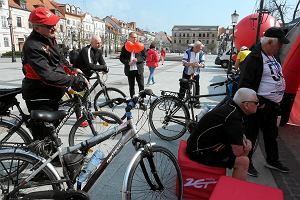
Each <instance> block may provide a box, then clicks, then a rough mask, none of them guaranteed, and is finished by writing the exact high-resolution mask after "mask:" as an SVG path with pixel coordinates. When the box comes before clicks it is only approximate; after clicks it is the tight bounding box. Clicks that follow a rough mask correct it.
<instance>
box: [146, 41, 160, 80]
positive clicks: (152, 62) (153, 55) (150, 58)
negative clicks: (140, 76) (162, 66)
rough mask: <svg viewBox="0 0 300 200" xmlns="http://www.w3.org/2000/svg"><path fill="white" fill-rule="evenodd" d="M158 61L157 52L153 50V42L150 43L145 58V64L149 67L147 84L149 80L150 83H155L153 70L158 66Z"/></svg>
mask: <svg viewBox="0 0 300 200" xmlns="http://www.w3.org/2000/svg"><path fill="white" fill-rule="evenodd" d="M158 63H159V55H158V52H157V51H156V50H155V44H154V43H151V44H150V49H149V50H148V52H147V58H146V65H147V66H148V68H149V71H150V74H149V78H148V82H147V85H150V82H151V81H152V84H154V83H155V81H154V70H155V68H156V67H158Z"/></svg>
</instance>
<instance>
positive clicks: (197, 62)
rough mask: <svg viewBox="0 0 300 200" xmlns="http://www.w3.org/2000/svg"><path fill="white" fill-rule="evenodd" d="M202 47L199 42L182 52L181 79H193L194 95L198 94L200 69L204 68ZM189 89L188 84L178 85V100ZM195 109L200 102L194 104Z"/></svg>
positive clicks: (198, 106)
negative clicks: (194, 83)
mask: <svg viewBox="0 0 300 200" xmlns="http://www.w3.org/2000/svg"><path fill="white" fill-rule="evenodd" d="M203 47H204V45H203V44H202V43H201V42H200V41H196V42H195V43H194V44H193V46H192V47H191V48H189V49H187V50H186V51H185V52H184V55H183V58H182V64H183V67H184V68H183V72H182V78H183V79H193V80H195V81H196V85H195V87H196V94H195V95H199V94H200V85H199V78H200V68H204V66H205V55H204V52H203V51H202V48H203ZM187 89H189V85H188V83H180V89H179V98H180V99H183V98H184V96H185V93H186V90H187ZM194 107H195V108H200V102H199V99H198V102H196V103H195V104H194Z"/></svg>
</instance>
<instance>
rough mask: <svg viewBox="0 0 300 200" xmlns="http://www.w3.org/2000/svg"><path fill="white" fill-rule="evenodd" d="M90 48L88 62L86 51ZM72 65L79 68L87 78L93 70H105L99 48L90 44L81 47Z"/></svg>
mask: <svg viewBox="0 0 300 200" xmlns="http://www.w3.org/2000/svg"><path fill="white" fill-rule="evenodd" d="M89 50H90V56H91V58H90V59H91V62H89V57H88V52H89ZM74 67H75V68H78V69H81V71H82V72H83V73H84V74H85V75H86V76H87V77H88V78H89V77H91V76H92V74H93V72H92V71H91V70H94V71H106V70H107V66H106V63H105V61H104V59H103V56H102V51H101V50H100V49H93V48H91V45H88V46H86V47H84V48H82V49H81V51H80V53H79V55H78V57H77V59H76V62H75V63H74Z"/></svg>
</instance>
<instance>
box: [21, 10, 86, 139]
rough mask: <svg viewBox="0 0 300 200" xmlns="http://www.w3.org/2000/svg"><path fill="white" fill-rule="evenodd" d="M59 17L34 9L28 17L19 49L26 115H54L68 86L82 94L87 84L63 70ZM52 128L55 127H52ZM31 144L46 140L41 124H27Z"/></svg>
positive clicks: (82, 78)
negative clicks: (29, 27)
mask: <svg viewBox="0 0 300 200" xmlns="http://www.w3.org/2000/svg"><path fill="white" fill-rule="evenodd" d="M59 19H60V17H59V16H56V15H54V14H53V13H52V12H51V11H50V10H49V9H47V8H45V7H38V8H36V9H35V10H33V11H32V12H31V13H30V15H29V22H30V23H31V24H32V28H33V30H32V32H31V34H30V35H29V37H28V38H27V39H26V41H25V44H24V46H23V57H22V64H23V73H24V75H25V78H24V79H23V81H22V96H23V99H24V100H25V103H26V105H27V108H28V111H29V112H31V111H32V110H46V111H57V110H58V106H59V104H58V102H59V101H60V100H61V98H62V97H63V95H64V93H65V92H66V91H67V89H68V88H69V87H70V86H71V87H72V88H73V89H74V90H76V91H82V90H83V89H84V88H85V87H86V86H87V84H88V82H87V80H86V79H85V78H84V76H81V75H80V74H77V76H75V75H74V74H75V73H76V72H77V70H75V71H71V69H69V68H66V67H64V66H63V64H62V63H61V61H62V60H63V59H62V58H61V55H60V52H59V47H58V45H57V42H56V40H55V32H56V28H57V27H56V24H57V23H58V21H59ZM55 124H56V123H55ZM30 126H31V130H32V136H33V139H34V140H43V139H44V138H45V137H46V136H49V129H48V128H47V127H46V126H45V125H44V123H40V122H34V121H31V124H30Z"/></svg>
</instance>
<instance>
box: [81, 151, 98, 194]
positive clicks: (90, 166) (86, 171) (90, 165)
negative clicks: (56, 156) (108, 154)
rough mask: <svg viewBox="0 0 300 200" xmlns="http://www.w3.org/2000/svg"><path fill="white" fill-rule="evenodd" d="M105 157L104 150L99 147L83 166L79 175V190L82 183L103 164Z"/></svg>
mask: <svg viewBox="0 0 300 200" xmlns="http://www.w3.org/2000/svg"><path fill="white" fill-rule="evenodd" d="M103 158H104V154H103V152H102V151H100V150H98V149H97V150H96V151H95V152H94V154H93V155H92V156H91V158H90V159H89V161H88V162H87V164H86V166H84V167H83V169H82V170H81V172H80V174H79V176H78V179H77V190H81V185H82V183H83V182H85V181H86V180H87V179H88V178H89V177H90V176H91V175H92V174H93V173H94V171H95V170H96V169H97V167H98V166H99V165H100V164H101V161H102V160H103Z"/></svg>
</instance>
